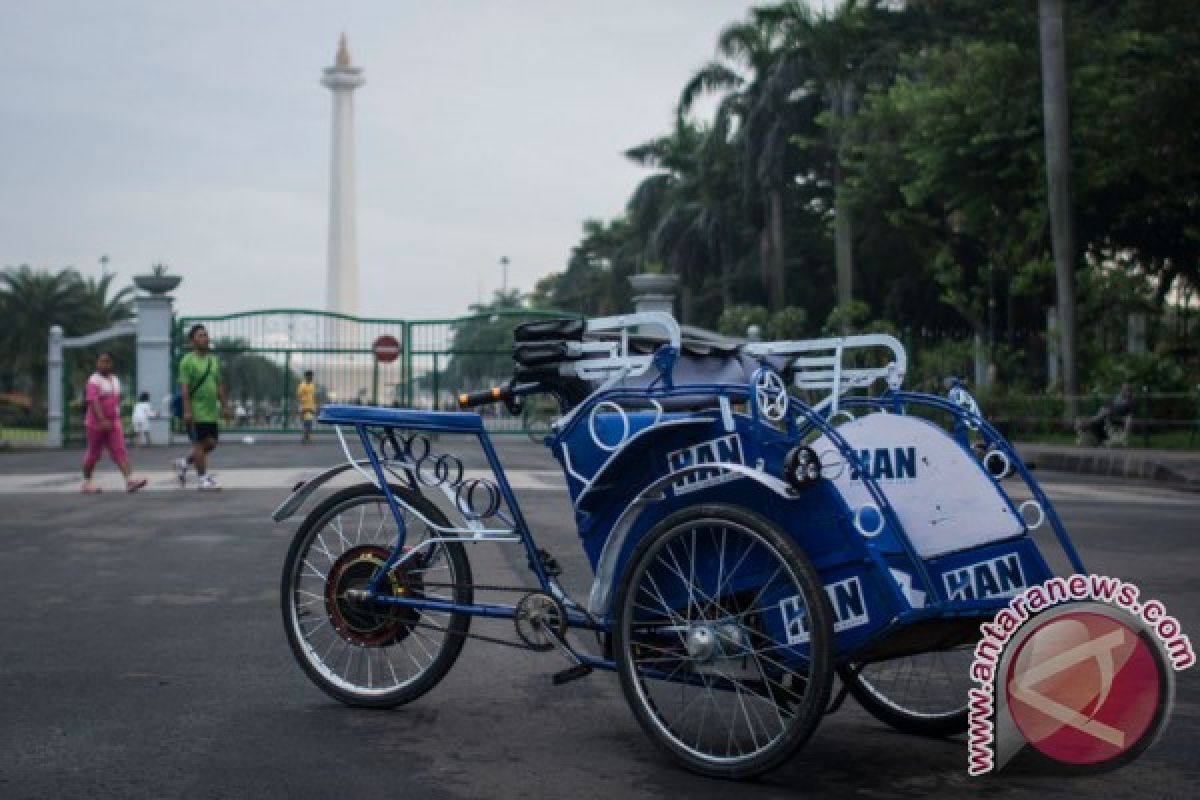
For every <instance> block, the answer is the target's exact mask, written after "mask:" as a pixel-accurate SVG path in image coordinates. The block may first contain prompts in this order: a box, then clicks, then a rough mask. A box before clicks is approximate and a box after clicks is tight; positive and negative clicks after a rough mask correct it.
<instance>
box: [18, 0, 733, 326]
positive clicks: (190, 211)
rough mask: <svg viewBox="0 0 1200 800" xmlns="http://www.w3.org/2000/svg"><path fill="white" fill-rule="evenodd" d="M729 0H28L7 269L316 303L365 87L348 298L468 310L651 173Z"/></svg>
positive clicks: (544, 263)
mask: <svg viewBox="0 0 1200 800" xmlns="http://www.w3.org/2000/svg"><path fill="white" fill-rule="evenodd" d="M750 5H751V3H749V2H742V1H741V0H602V1H601V0H524V1H523V2H501V0H492V1H491V2H488V1H487V0H438V1H437V2H435V1H434V0H378V1H377V2H341V3H332V2H321V3H318V2H297V1H295V0H288V1H286V2H285V1H284V0H275V1H274V2H266V1H260V2H234V1H233V0H222V1H221V2H213V1H212V0H209V1H208V2H203V3H201V2H187V3H185V2H178V3H175V2H159V1H158V0H108V1H107V2H104V3H86V2H60V1H59V0H39V2H24V3H22V2H16V0H8V2H5V3H4V7H3V16H2V19H3V23H2V24H0V52H2V53H4V56H5V58H4V61H5V67H4V69H3V70H0V98H2V100H0V266H15V265H19V264H30V265H31V266H34V267H47V268H51V269H59V268H62V267H66V266H74V267H76V268H78V269H79V270H81V271H82V272H83V273H84V274H99V271H100V265H99V258H100V256H101V255H103V254H107V255H108V256H109V258H110V259H111V261H110V266H109V269H110V270H115V271H116V272H117V273H118V283H119V284H126V283H128V282H129V278H130V276H131V275H133V274H134V273H138V272H145V271H147V270H148V268H149V267H150V265H151V264H153V263H155V262H159V261H162V262H165V263H167V264H168V265H170V267H171V269H172V270H173V271H175V272H178V273H180V274H182V275H183V276H184V283H183V285H182V286H181V287H180V289H179V290H178V291H177V293H176V296H177V299H178V304H177V307H178V309H179V310H180V311H182V312H183V313H185V314H216V313H228V312H231V311H240V310H247V309H253V308H263V307H300V308H322V307H324V303H325V297H324V294H325V269H326V263H325V262H326V231H327V223H328V189H329V160H330V116H331V99H330V92H329V91H328V90H327V89H325V88H323V87H322V86H320V84H319V79H320V76H321V71H322V68H324V67H326V66H329V65H331V64H332V63H333V58H334V54H335V51H336V46H337V39H338V35H339V34H340V33H341V32H342V31H345V32H346V35H347V37H348V40H349V45H350V51H351V54H352V57H353V60H354V63H355V65H357V66H361V67H362V68H363V70H364V75H365V77H366V85H365V86H364V87H363V88H361V89H359V90H358V91H357V92H356V93H355V96H354V97H355V99H354V102H355V117H356V149H357V179H358V198H357V199H358V249H359V281H360V287H361V288H360V292H361V298H360V306H359V308H360V313H362V314H364V315H373V316H388V317H409V318H416V317H429V316H444V315H456V314H459V313H462V312H463V311H465V309H466V307H467V305H468V304H469V303H472V302H474V301H476V300H477V299H478V298H479V297H480V296H483V297H488V296H490V293H491V291H492V290H494V289H496V288H499V285H500V280H501V270H500V266H499V259H500V257H501V256H504V255H507V256H508V257H509V258H510V259H511V266H510V268H509V283H510V286H517V287H520V288H521V289H522V290H524V291H528V290H530V289H531V288H532V287H533V284H534V282H535V281H536V280H537V279H538V278H539V277H541V276H542V275H544V274H546V273H548V272H551V271H556V270H561V269H563V268H564V266H565V264H566V260H567V257H568V255H569V253H570V249H571V247H572V245H574V244H575V243H577V242H578V240H579V236H580V225H581V223H582V222H583V220H585V219H587V218H589V217H600V218H609V217H612V216H614V215H616V214H618V213H620V212H621V210H622V206H623V204H624V201H625V200H626V199H627V197H628V196H629V193H630V191H631V190H632V189H633V187H634V186H635V185H636V184H637V182H638V181H639V180H640V179H641V178H642V177H643V176H644V175H645V174H646V173H645V172H644V171H643V170H641V169H639V168H637V167H635V166H634V165H632V164H630V163H628V162H627V161H626V160H625V159H624V158H623V157H622V155H621V153H622V152H623V151H624V150H625V149H626V148H628V147H631V146H632V145H635V144H638V143H640V142H642V141H645V140H647V139H649V138H652V137H655V136H658V135H661V134H663V133H666V132H667V131H668V130H669V129H670V125H671V115H672V109H673V105H674V103H675V101H676V99H677V98H678V95H679V90H680V89H681V88H682V86H683V85H684V83H685V82H686V81H687V79H688V78H689V77H690V76H691V75H692V74H693V73H694V72H695V70H696V69H697V68H699V67H700V66H701V65H703V64H704V63H705V62H707V61H708V60H710V59H711V58H712V57H713V56H714V53H715V43H716V39H717V35H718V33H719V31H720V30H721V29H722V28H723V27H724V26H725V25H727V24H729V23H731V22H733V21H736V20H739V19H742V18H743V17H744V16H745V14H746V11H747V10H748V8H749V7H750Z"/></svg>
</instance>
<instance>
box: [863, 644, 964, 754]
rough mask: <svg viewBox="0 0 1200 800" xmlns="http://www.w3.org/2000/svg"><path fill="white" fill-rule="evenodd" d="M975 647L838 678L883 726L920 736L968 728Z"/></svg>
mask: <svg viewBox="0 0 1200 800" xmlns="http://www.w3.org/2000/svg"><path fill="white" fill-rule="evenodd" d="M973 657H974V644H965V645H962V646H960V647H956V648H953V649H949V650H935V651H932V652H928V653H917V654H915V655H908V656H903V657H900V658H892V659H888V660H886V661H876V662H873V663H870V664H865V665H859V664H850V665H847V666H846V667H843V668H842V670H841V672H840V675H841V678H842V681H843V682H844V683H845V684H846V687H847V688H848V689H849V690H850V693H851V694H852V695H854V699H856V700H857V701H858V702H859V704H860V705H861V706H862V707H863V708H865V709H866V710H867V711H868V712H870V713H871V715H872V716H873V717H875V718H876V719H878V720H879V721H881V722H885V723H887V724H888V725H891V726H892V727H893V728H895V729H896V730H898V731H902V732H904V733H912V734H917V735H919V736H952V735H954V734H956V733H962V732H963V731H965V730H966V729H967V713H968V712H967V692H968V691H969V690H970V688H971V660H972V658H973Z"/></svg>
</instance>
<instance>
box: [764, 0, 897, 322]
mask: <svg viewBox="0 0 1200 800" xmlns="http://www.w3.org/2000/svg"><path fill="white" fill-rule="evenodd" d="M889 13H890V12H887V11H885V10H884V9H883V7H882V5H881V3H880V2H878V0H865V1H864V0H843V2H842V3H841V5H839V6H838V7H837V8H836V9H834V10H833V11H832V12H820V13H818V12H815V11H813V9H812V8H810V7H809V5H808V4H807V3H805V2H801V1H800V0H790V1H789V2H786V3H783V4H781V5H779V6H777V7H774V8H764V9H756V10H755V11H754V12H753V16H754V18H755V20H756V21H757V22H758V23H759V24H760V25H766V26H770V27H772V28H774V29H775V30H777V31H778V32H779V35H780V36H781V37H782V44H781V46H780V50H781V52H780V55H779V57H778V59H777V62H776V64H775V65H774V68H773V69H774V76H775V80H776V82H781V83H782V84H783V86H782V91H785V92H789V93H790V92H794V91H800V92H808V91H814V92H816V93H818V94H819V96H820V97H821V98H822V100H823V107H824V108H823V111H824V112H825V116H826V119H825V121H824V126H825V140H826V141H825V146H826V149H827V152H828V169H829V171H830V175H829V178H830V180H831V182H832V184H833V191H834V197H835V201H834V202H835V214H834V256H835V261H836V264H837V300H838V305H844V304H846V303H849V302H850V301H851V300H853V299H854V224H853V220H852V219H851V215H850V213H849V211H848V209H847V208H846V207H845V204H844V203H842V202H841V198H840V197H839V195H840V194H841V193H842V191H843V186H844V183H845V174H844V171H843V164H844V161H845V156H846V153H845V145H846V143H847V137H845V136H844V135H843V134H844V131H845V123H846V121H847V120H848V119H849V118H850V117H851V116H853V114H854V112H855V109H856V107H857V105H858V100H859V97H860V96H861V94H862V92H863V89H864V88H865V86H866V84H867V83H869V82H870V81H871V80H873V79H875V78H877V77H878V76H880V75H881V74H887V73H888V72H889V71H890V69H889V68H890V64H891V62H893V61H894V59H895V57H896V53H897V51H898V48H897V47H896V45H895V44H892V43H889V40H888V39H887V38H886V37H884V36H881V35H880V34H881V33H882V32H883V30H884V28H885V25H886V23H887V22H888V21H889V17H886V16H884V15H885V14H889ZM779 93H781V92H779V91H777V92H776V94H779Z"/></svg>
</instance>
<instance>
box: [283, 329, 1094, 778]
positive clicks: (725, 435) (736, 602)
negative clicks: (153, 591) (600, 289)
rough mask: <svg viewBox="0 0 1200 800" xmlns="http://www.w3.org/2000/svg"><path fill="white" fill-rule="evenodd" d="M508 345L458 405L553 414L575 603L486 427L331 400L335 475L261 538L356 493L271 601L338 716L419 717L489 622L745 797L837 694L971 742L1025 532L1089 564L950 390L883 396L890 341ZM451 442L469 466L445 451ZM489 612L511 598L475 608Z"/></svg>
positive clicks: (297, 551) (302, 490)
mask: <svg viewBox="0 0 1200 800" xmlns="http://www.w3.org/2000/svg"><path fill="white" fill-rule="evenodd" d="M514 336H515V343H514V345H513V357H514V361H515V362H516V369H515V373H514V378H513V380H512V381H510V382H509V383H508V384H507V385H505V386H503V387H500V388H496V389H492V390H490V391H487V392H479V393H475V394H471V395H463V396H462V397H460V404H461V405H462V406H464V407H470V406H476V405H482V404H484V403H491V402H503V403H504V404H505V405H506V406H507V407H508V410H509V411H511V412H512V413H514V414H519V413H520V411H521V403H522V399H523V398H524V397H527V396H530V395H534V394H538V393H543V394H549V395H552V396H554V397H555V398H557V400H558V402H559V405H560V407H561V409H562V416H561V417H560V418H559V419H558V420H557V421H556V422H555V423H554V425H553V428H552V431H551V433H550V435H548V436H547V437H546V440H545V443H546V446H547V447H549V448H550V450H551V451H552V453H553V455H554V457H555V458H556V459H557V460H558V461H559V463H560V464H561V466H562V469H563V473H564V475H565V477H566V482H567V486H568V489H569V492H570V497H571V500H572V501H573V503H574V509H575V521H576V524H577V529H578V533H579V537H580V540H581V543H582V545H583V548H584V551H585V552H586V554H587V559H588V562H589V564H590V566H591V568H592V572H593V576H594V578H593V583H592V587H591V591H590V594H589V595H588V597H587V598H573V597H571V596H570V595H569V594H568V592H567V591H565V590H564V588H563V587H562V585H561V582H560V580H559V573H560V569H559V567H558V563H557V561H556V560H555V559H554V558H553V557H552V556H551V555H550V554H549V553H547V552H546V551H545V550H543V549H541V548H539V546H538V544H537V542H536V540H535V538H534V535H533V532H532V531H531V530H530V528H529V526H528V524H527V523H526V520H525V517H524V515H523V514H522V512H521V508H520V506H519V504H518V502H517V499H516V497H515V495H514V494H513V489H512V487H511V485H510V483H509V480H508V478H507V477H506V475H505V472H504V469H503V466H502V465H501V463H500V459H499V458H498V456H497V453H496V450H495V448H494V447H493V445H492V442H491V440H490V439H489V437H488V434H487V432H486V430H485V428H484V425H483V421H482V419H481V417H480V416H479V415H478V414H477V413H473V412H425V411H412V410H393V409H383V408H371V407H360V406H344V405H332V406H326V407H325V408H324V409H322V411H321V414H320V422H322V423H324V424H329V425H334V426H337V433H338V436H339V438H340V440H341V442H342V445H343V449H344V450H345V452H346V457H347V461H346V463H345V464H342V465H339V466H337V467H334V468H332V469H330V470H327V471H326V472H324V473H322V474H321V475H319V476H318V477H316V478H314V479H312V480H310V481H307V482H305V483H303V484H301V485H299V486H297V487H296V489H295V491H294V492H293V493H292V495H291V496H290V497H289V498H288V499H287V500H285V501H284V503H283V504H282V505H281V506H280V507H279V509H277V510H276V512H275V514H274V518H275V519H276V520H277V521H280V520H283V519H286V518H288V517H290V516H292V515H293V514H294V513H295V512H296V511H297V510H299V509H300V508H301V507H302V506H303V505H304V504H305V502H306V500H307V499H308V498H309V497H310V496H311V495H312V494H313V493H314V492H315V491H316V490H317V489H318V488H320V487H321V486H323V485H325V484H326V483H327V482H328V481H329V480H331V479H332V478H334V477H335V476H337V475H339V474H341V473H344V472H347V471H349V470H357V471H358V472H359V473H361V475H362V477H363V478H364V482H362V483H359V484H357V485H352V486H349V487H348V488H344V489H341V490H339V491H336V492H334V493H333V494H331V495H330V496H329V497H327V498H326V499H325V500H324V501H323V502H321V503H320V504H319V505H318V506H317V507H316V508H315V509H314V510H313V511H312V512H311V513H309V514H308V515H307V517H306V518H305V519H304V521H303V523H302V524H301V525H300V527H299V530H298V531H297V533H296V535H295V539H294V540H293V542H292V544H291V547H290V550H289V552H288V555H287V559H286V563H285V566H284V571H283V581H282V606H283V620H284V626H285V629H286V631H287V636H288V640H289V642H290V644H291V647H292V650H293V652H294V654H295V656H296V658H297V660H298V661H299V663H300V665H301V666H302V667H303V669H304V671H305V672H306V673H307V674H308V676H309V677H310V678H311V679H312V680H313V681H314V682H315V683H316V684H317V685H318V686H319V687H320V688H321V689H323V690H324V691H326V692H327V693H328V694H330V695H332V696H333V697H336V698H337V699H339V700H341V701H343V702H345V703H348V704H350V705H355V706H369V707H392V706H396V705H399V704H402V703H407V702H409V701H412V700H414V699H416V698H418V697H420V696H421V695H422V694H424V693H425V692H427V691H429V690H430V689H432V688H433V687H434V686H435V685H436V684H437V683H438V681H440V680H441V679H442V677H444V676H445V675H446V673H447V672H448V671H449V669H450V668H451V666H452V665H453V664H454V662H455V660H456V658H457V657H458V655H459V653H460V652H461V650H462V647H463V644H464V641H465V640H466V639H467V638H468V637H472V638H482V639H485V640H488V641H493V642H495V641H498V640H497V639H496V638H495V637H491V636H483V635H482V634H479V633H472V632H471V623H472V620H473V618H476V617H485V618H494V619H495V618H499V619H507V620H511V621H512V623H513V624H514V626H515V633H516V637H515V638H513V637H509V639H508V641H507V643H510V644H513V645H515V646H520V647H524V648H528V649H531V650H544V651H557V652H558V653H560V654H561V655H562V656H564V657H565V659H566V661H567V664H568V666H567V667H566V668H565V669H564V670H562V671H561V672H559V673H557V674H555V676H554V682H555V683H556V684H557V683H562V682H565V681H569V680H573V679H577V678H581V677H583V676H585V675H587V674H588V673H590V672H591V671H592V670H594V669H608V670H615V671H616V672H617V674H618V676H619V680H620V684H621V688H622V690H623V692H624V695H625V697H626V699H627V700H628V702H629V704H630V706H631V708H632V710H633V712H634V715H635V717H636V718H637V720H638V722H639V723H640V724H641V726H642V728H643V729H644V730H645V731H646V733H647V734H648V735H649V736H650V738H651V739H653V740H654V741H655V742H656V743H657V744H658V745H660V746H661V747H662V748H663V749H664V750H665V751H666V752H667V753H669V754H670V755H671V756H673V757H674V758H675V759H677V760H678V761H679V762H680V763H682V764H683V765H684V766H686V767H688V768H689V769H692V770H694V771H697V772H700V773H704V774H708V775H714V776H720V777H744V776H750V775H754V774H757V773H761V772H764V771H766V770H769V769H772V768H774V767H776V766H778V765H779V764H781V763H782V762H783V761H784V760H785V759H787V758H788V757H789V756H791V755H792V754H793V753H794V752H795V751H796V750H797V748H798V747H799V746H800V745H801V744H802V743H803V742H804V741H805V740H806V739H807V738H808V737H809V736H810V735H811V734H812V732H813V731H814V730H815V728H816V725H817V723H818V722H819V721H820V719H821V717H822V716H823V715H824V714H826V713H829V712H830V711H832V710H834V709H835V708H837V707H838V706H839V705H840V704H841V703H842V701H843V700H844V699H845V697H846V696H847V694H850V695H853V696H854V697H855V698H856V699H857V700H858V701H859V702H860V703H861V704H862V705H863V706H864V707H865V708H866V709H867V710H868V711H869V712H871V713H872V714H873V715H875V716H876V717H877V718H879V719H881V720H883V721H884V722H886V723H888V724H890V725H892V726H894V727H895V728H897V729H899V730H902V731H905V732H910V733H917V734H925V735H945V734H950V733H955V732H960V731H962V730H964V729H965V727H966V721H967V709H966V702H967V688H968V681H969V674H968V666H969V662H970V658H971V650H972V648H973V646H974V643H975V642H976V640H977V638H978V636H979V624H980V622H981V621H983V620H984V619H986V618H989V617H991V616H993V615H994V614H995V613H996V611H997V610H998V609H999V608H1000V607H1001V606H1003V605H1004V604H1006V603H1007V601H1008V598H1009V597H1011V596H1012V595H1014V594H1015V593H1017V592H1020V591H1021V590H1022V589H1024V588H1025V587H1028V586H1033V585H1035V584H1038V583H1041V582H1042V581H1044V580H1046V579H1048V578H1049V577H1051V576H1052V575H1053V574H1054V573H1053V572H1052V570H1051V568H1050V567H1049V566H1048V564H1047V562H1046V560H1045V559H1044V558H1043V556H1042V554H1041V552H1040V551H1039V547H1038V543H1037V542H1036V541H1035V536H1034V532H1035V530H1036V529H1038V528H1042V527H1044V526H1046V527H1049V528H1050V529H1052V530H1053V532H1054V535H1055V536H1056V538H1057V540H1058V542H1059V544H1060V545H1061V547H1062V550H1063V551H1064V552H1065V554H1066V557H1067V560H1068V561H1069V563H1070V566H1071V567H1072V568H1073V569H1074V571H1077V572H1082V571H1083V565H1082V564H1081V563H1080V561H1079V557H1078V555H1077V554H1076V553H1075V550H1074V548H1073V547H1072V545H1071V542H1070V540H1069V538H1068V536H1067V533H1066V531H1065V530H1064V529H1063V526H1062V524H1061V523H1060V521H1059V519H1058V517H1057V515H1056V514H1055V513H1054V511H1053V509H1052V507H1051V505H1050V503H1049V501H1048V500H1047V499H1046V496H1045V495H1044V493H1043V492H1042V490H1041V488H1040V487H1039V486H1038V485H1037V483H1036V482H1035V481H1033V479H1032V478H1031V477H1030V475H1029V472H1028V470H1027V468H1026V466H1025V465H1024V464H1023V463H1022V462H1021V460H1020V459H1019V458H1018V456H1017V454H1016V452H1015V451H1014V449H1013V448H1012V446H1011V445H1010V444H1009V443H1008V442H1007V441H1005V439H1004V438H1003V437H1001V436H1000V434H999V433H998V432H997V431H996V430H995V428H993V427H992V426H991V425H990V424H988V422H987V421H986V420H985V419H984V418H983V416H982V415H981V414H980V412H979V408H978V406H977V405H976V404H975V402H974V400H973V399H972V398H971V396H970V395H969V394H968V393H967V392H966V390H965V389H963V388H962V387H959V386H956V387H955V388H954V389H953V390H951V393H950V396H949V397H948V398H941V397H937V396H932V395H926V394H917V393H912V392H906V391H903V390H902V389H901V385H902V381H903V378H904V372H905V367H906V357H905V353H904V350H903V348H902V346H901V345H900V343H899V342H897V341H896V340H895V339H894V338H892V337H890V336H884V335H866V336H850V337H845V338H837V339H821V340H815V341H790V342H762V343H760V342H752V343H744V342H738V341H733V340H727V339H724V338H722V337H717V336H716V335H714V334H708V333H706V332H702V331H687V333H686V335H685V333H684V332H683V331H681V329H680V327H679V326H678V324H677V323H676V322H675V320H674V319H673V318H672V317H670V316H669V315H667V314H661V313H649V314H634V315H628V316H621V317H607V318H602V319H592V320H569V319H564V320H547V321H539V322H533V323H528V324H526V325H523V326H521V327H519V328H518V329H517V330H516V332H515V334H514ZM877 386H880V387H881V390H880V391H879V392H878V393H877V394H870V390H871V389H872V388H874V387H877ZM789 387H790V388H789ZM347 432H351V433H352V436H350V437H349V438H350V439H351V440H352V441H356V446H357V447H360V448H361V450H362V454H361V456H360V457H355V456H354V455H353V454H352V452H351V448H350V445H349V443H348V442H347V438H348V437H347V436H346V433H347ZM431 435H435V438H431ZM463 437H466V438H473V439H475V440H477V442H478V446H479V448H480V450H481V451H482V455H483V459H484V461H485V462H486V466H487V469H468V468H466V467H464V462H463V460H462V459H461V458H459V457H458V456H456V455H454V454H453V453H451V452H439V451H442V450H445V449H446V446H447V443H450V442H455V441H463ZM1005 479H1010V480H1011V482H1012V483H1013V484H1015V485H1016V486H1019V487H1021V490H1020V491H1021V497H1027V499H1024V500H1023V502H1020V503H1018V502H1017V501H1016V500H1014V499H1013V497H1012V495H1011V494H1010V492H1009V491H1008V490H1007V489H1006V488H1005V486H1006V485H1007V483H1005V484H1002V481H1004V480H1005ZM486 542H500V543H509V544H511V545H514V546H517V547H521V548H524V556H525V560H526V561H527V562H528V566H529V575H530V581H529V583H530V584H531V585H527V586H521V587H514V586H497V585H493V584H492V583H490V582H488V581H481V582H479V583H476V580H475V578H474V576H473V575H472V569H471V563H470V560H469V558H468V555H467V551H468V545H474V544H478V543H486ZM504 592H512V593H514V595H515V596H513V595H510V596H509V597H507V598H502V599H507V600H508V602H493V601H491V600H483V599H480V598H477V597H476V594H477V593H480V594H489V595H495V594H497V593H501V594H502V593H504ZM514 600H515V602H514ZM835 675H837V676H838V677H839V678H840V680H839V681H838V685H839V689H838V691H837V693H836V695H834V691H833V690H834V683H835Z"/></svg>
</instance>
